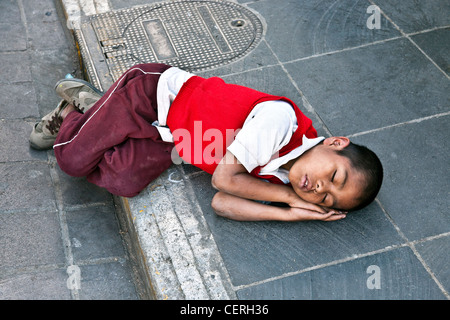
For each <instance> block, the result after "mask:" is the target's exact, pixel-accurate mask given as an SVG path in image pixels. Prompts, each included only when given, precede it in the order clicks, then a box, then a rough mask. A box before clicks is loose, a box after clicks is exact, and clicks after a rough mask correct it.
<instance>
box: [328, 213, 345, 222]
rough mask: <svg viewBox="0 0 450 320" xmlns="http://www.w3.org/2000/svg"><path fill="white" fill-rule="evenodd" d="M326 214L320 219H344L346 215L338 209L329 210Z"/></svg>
mask: <svg viewBox="0 0 450 320" xmlns="http://www.w3.org/2000/svg"><path fill="white" fill-rule="evenodd" d="M326 215H327V217H325V218H324V219H323V220H322V221H337V220H341V219H344V218H345V217H346V216H347V215H346V214H345V213H341V212H340V211H337V212H336V211H330V212H328V213H327V214H326Z"/></svg>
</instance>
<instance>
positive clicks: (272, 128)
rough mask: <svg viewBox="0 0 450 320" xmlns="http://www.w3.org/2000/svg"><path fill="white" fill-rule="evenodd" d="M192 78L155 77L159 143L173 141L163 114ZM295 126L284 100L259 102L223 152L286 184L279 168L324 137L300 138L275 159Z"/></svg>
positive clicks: (179, 73) (177, 72) (173, 73)
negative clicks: (292, 147) (286, 151)
mask: <svg viewBox="0 0 450 320" xmlns="http://www.w3.org/2000/svg"><path fill="white" fill-rule="evenodd" d="M192 76H193V74H192V73H189V72H186V71H183V70H181V69H179V68H176V67H172V68H169V69H167V70H166V71H164V72H163V73H162V74H161V76H160V78H159V81H158V87H157V103H158V121H155V122H154V123H153V125H154V126H155V127H156V128H157V129H158V131H159V133H160V135H161V138H162V139H163V141H166V142H173V136H172V133H171V132H170V129H169V128H168V127H167V126H166V121H167V115H168V113H169V109H170V105H171V104H172V102H173V101H174V100H175V97H176V96H177V94H178V92H179V91H180V89H181V87H182V86H183V84H184V83H185V82H186V81H187V80H188V79H189V78H190V77H192ZM297 126H298V125H297V117H296V116H295V111H294V109H293V108H292V106H291V105H290V104H289V103H287V102H285V101H266V102H262V103H259V104H257V105H256V106H255V107H254V108H253V110H252V111H251V112H250V114H249V115H248V117H247V119H246V120H245V122H244V125H243V127H242V129H241V130H240V131H239V132H238V134H237V135H236V138H235V140H234V142H233V143H232V144H231V145H230V146H229V147H228V149H227V150H228V151H230V152H231V153H232V154H233V155H234V156H235V157H236V158H237V159H238V161H239V162H240V163H241V164H242V165H243V166H244V167H245V169H246V170H247V171H248V172H251V171H252V170H253V169H255V168H256V167H258V166H264V167H263V168H262V170H261V172H260V175H274V176H276V177H278V178H279V179H280V180H281V181H283V182H284V183H289V179H288V173H289V172H288V171H287V170H285V169H282V168H280V167H281V166H282V165H283V164H285V163H287V162H289V161H290V160H292V159H295V158H297V157H299V156H300V155H301V154H303V153H304V152H305V151H307V150H309V149H311V148H312V147H314V146H315V145H317V144H318V143H320V142H321V141H322V140H323V139H324V137H318V138H315V139H308V138H306V137H305V136H303V143H302V145H301V146H300V147H298V148H296V149H294V150H292V151H291V152H289V153H288V154H286V155H284V156H282V157H278V152H279V151H280V150H281V148H283V147H284V146H285V145H287V144H288V143H289V141H290V139H291V137H292V135H293V134H294V132H295V130H296V129H297Z"/></svg>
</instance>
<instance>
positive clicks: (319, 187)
mask: <svg viewBox="0 0 450 320" xmlns="http://www.w3.org/2000/svg"><path fill="white" fill-rule="evenodd" d="M314 191H315V192H316V193H318V194H321V193H325V192H327V191H328V185H327V183H326V182H324V181H323V180H317V182H316V187H315V189H314Z"/></svg>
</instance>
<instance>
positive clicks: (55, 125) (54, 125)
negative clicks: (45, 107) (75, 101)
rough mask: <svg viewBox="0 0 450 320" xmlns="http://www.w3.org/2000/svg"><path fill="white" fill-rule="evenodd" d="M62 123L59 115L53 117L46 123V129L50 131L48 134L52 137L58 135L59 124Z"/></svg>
mask: <svg viewBox="0 0 450 320" xmlns="http://www.w3.org/2000/svg"><path fill="white" fill-rule="evenodd" d="M62 122H63V118H62V117H61V116H60V115H57V114H56V115H53V116H52V119H51V120H50V121H49V122H48V124H47V125H46V128H47V129H48V130H50V133H51V134H52V135H54V134H55V133H58V131H59V128H60V127H61V124H62Z"/></svg>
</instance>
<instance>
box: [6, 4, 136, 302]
mask: <svg viewBox="0 0 450 320" xmlns="http://www.w3.org/2000/svg"><path fill="white" fill-rule="evenodd" d="M63 20H64V16H63V11H62V9H61V6H60V4H59V3H56V4H55V2H54V1H52V0H46V1H39V2H36V1H33V0H2V1H1V2H0V74H1V78H0V94H1V96H2V100H1V102H0V141H1V144H0V175H1V177H0V299H2V300H3V299H62V300H65V299H138V298H140V297H145V294H141V293H139V292H141V291H140V290H139V286H138V285H135V282H134V278H136V276H135V275H134V274H135V272H134V271H133V267H132V264H131V263H130V262H131V260H130V258H129V256H128V253H127V250H126V242H125V241H124V239H122V237H121V235H120V233H122V234H124V232H122V231H123V230H121V229H120V228H119V223H118V221H117V218H116V215H115V205H114V201H113V198H112V196H111V195H110V194H109V193H108V192H105V191H104V190H102V189H100V188H97V187H95V186H93V185H91V184H89V183H88V182H87V181H86V180H85V179H81V178H80V179H79V178H77V179H73V178H71V177H69V176H67V175H66V174H64V173H63V172H62V171H61V170H60V169H59V167H58V165H57V164H56V161H55V157H54V153H53V151H48V152H37V151H35V150H32V149H31V148H30V147H29V145H28V137H29V134H30V132H31V128H32V125H33V124H34V123H35V121H37V120H39V119H40V118H41V116H43V115H45V114H47V113H48V112H49V111H50V110H52V109H54V108H55V106H56V104H57V102H58V101H59V99H58V98H57V96H56V95H55V93H54V92H53V86H54V84H55V83H56V81H57V80H59V79H61V78H63V77H64V75H65V74H66V73H68V72H73V73H75V75H77V76H79V77H80V76H81V73H80V67H79V62H78V57H77V51H76V49H75V45H74V41H73V37H72V35H71V34H70V33H69V32H68V29H67V28H66V27H65V23H62V21H63ZM136 283H137V284H139V282H136Z"/></svg>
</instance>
